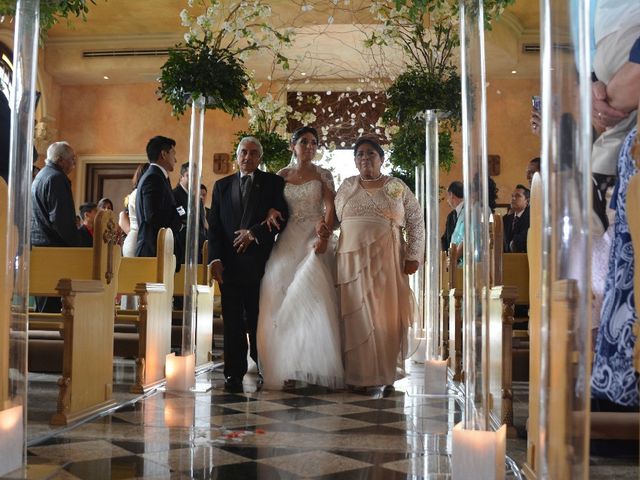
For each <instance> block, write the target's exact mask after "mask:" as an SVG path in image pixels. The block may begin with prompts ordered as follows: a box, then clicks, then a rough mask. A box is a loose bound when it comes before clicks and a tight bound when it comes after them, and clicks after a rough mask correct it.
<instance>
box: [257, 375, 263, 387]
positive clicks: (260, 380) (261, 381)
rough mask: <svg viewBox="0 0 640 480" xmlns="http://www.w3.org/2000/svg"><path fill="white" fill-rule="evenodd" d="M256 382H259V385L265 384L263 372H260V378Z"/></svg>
mask: <svg viewBox="0 0 640 480" xmlns="http://www.w3.org/2000/svg"><path fill="white" fill-rule="evenodd" d="M256 383H257V384H258V385H262V384H264V377H263V376H262V374H261V373H258V378H257V380H256Z"/></svg>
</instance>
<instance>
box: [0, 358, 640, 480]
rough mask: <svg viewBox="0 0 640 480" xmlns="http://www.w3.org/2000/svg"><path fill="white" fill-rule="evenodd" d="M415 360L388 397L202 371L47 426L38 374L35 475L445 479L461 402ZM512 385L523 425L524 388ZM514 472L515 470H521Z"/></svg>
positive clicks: (516, 442) (625, 472)
mask: <svg viewBox="0 0 640 480" xmlns="http://www.w3.org/2000/svg"><path fill="white" fill-rule="evenodd" d="M408 366H409V367H410V375H409V376H408V377H406V378H405V379H403V380H401V381H398V382H396V385H395V387H396V391H395V392H393V393H391V394H390V395H387V396H385V395H383V392H382V391H380V390H375V391H370V392H367V394H356V393H352V392H348V391H329V390H327V389H325V388H321V387H315V386H309V385H306V384H302V383H298V384H296V385H295V386H293V387H292V388H288V389H286V390H283V391H267V390H259V389H257V386H256V377H255V375H254V374H248V375H247V376H246V377H245V384H244V393H241V394H228V393H226V392H224V390H223V389H222V384H223V377H222V374H221V372H220V370H219V369H214V370H212V371H209V372H205V373H204V374H202V375H200V376H199V377H198V386H199V387H200V388H199V389H200V390H201V391H200V392H198V393H184V394H177V393H169V392H164V391H160V390H159V391H156V392H154V393H152V394H150V395H147V396H145V397H134V396H131V395H129V394H126V389H124V388H122V389H120V390H121V391H120V393H119V394H118V395H119V401H121V402H123V404H124V405H123V406H122V407H120V408H118V409H117V410H115V411H113V412H110V413H109V414H108V415H104V416H102V417H99V418H95V419H92V420H91V421H87V422H85V423H82V424H80V425H77V426H75V427H73V428H68V429H58V430H52V429H51V427H48V426H46V423H47V420H46V419H47V418H48V416H47V414H46V413H45V412H46V407H45V406H44V405H45V404H48V403H46V402H44V400H45V398H46V395H47V394H46V388H45V386H44V384H45V383H46V380H47V379H46V377H45V376H43V377H34V379H32V381H33V380H35V379H37V381H38V382H40V384H41V385H40V389H41V391H40V393H39V395H40V397H39V398H40V402H41V403H42V404H41V407H40V408H39V409H35V411H34V413H33V414H31V413H30V418H29V428H30V433H29V437H30V443H29V447H28V470H27V477H28V478H32V479H49V478H51V479H91V480H100V479H105V480H106V479H129V478H145V479H183V478H184V479H188V478H196V479H225V480H226V479H229V480H241V479H260V480H272V479H274V480H275V479H279V480H289V479H325V480H329V479H332V480H351V479H358V480H369V479H372V480H396V479H402V480H405V479H407V480H409V479H411V480H418V479H423V478H424V479H448V478H450V472H451V464H450V462H451V435H450V431H451V428H452V427H453V425H454V424H455V423H457V422H458V421H460V419H461V403H460V401H459V399H458V397H456V396H455V395H454V391H455V390H453V389H452V390H451V391H450V395H449V396H447V397H434V396H426V395H424V394H423V390H422V383H423V380H422V366H421V365H417V364H408ZM121 368H123V369H124V370H123V371H124V372H125V373H126V365H125V366H124V367H121ZM515 391H516V423H517V424H518V423H519V422H522V412H524V411H525V410H524V409H523V408H522V405H520V404H521V401H522V399H523V398H526V384H524V385H516V388H515ZM34 393H35V392H34ZM525 447H526V440H525V439H524V438H515V439H509V441H508V455H509V456H510V457H511V458H513V459H514V460H516V462H517V463H519V464H521V462H522V461H523V460H524V454H525ZM634 462H635V463H634ZM592 465H593V466H592V471H593V468H596V471H593V474H592V476H591V478H638V468H637V465H638V460H637V457H636V458H635V459H632V460H625V461H620V460H615V461H613V462H611V461H609V462H607V461H606V460H605V461H604V464H602V462H601V461H599V460H597V459H596V463H595V464H594V462H592ZM598 469H600V470H599V471H598ZM612 475H613V476H614V477H612ZM9 478H10V477H9ZM14 478H15V477H14ZM507 478H519V473H518V471H517V467H516V468H509V469H508V470H507Z"/></svg>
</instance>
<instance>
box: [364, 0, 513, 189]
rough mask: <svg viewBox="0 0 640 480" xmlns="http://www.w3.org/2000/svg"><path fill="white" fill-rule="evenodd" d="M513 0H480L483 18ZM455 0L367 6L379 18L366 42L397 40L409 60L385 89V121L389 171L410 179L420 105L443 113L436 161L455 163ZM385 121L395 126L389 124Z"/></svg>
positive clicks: (419, 141)
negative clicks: (389, 148) (452, 142)
mask: <svg viewBox="0 0 640 480" xmlns="http://www.w3.org/2000/svg"><path fill="white" fill-rule="evenodd" d="M513 2H514V0H484V13H485V22H486V23H487V25H489V26H490V22H491V20H492V19H493V18H495V17H496V16H497V15H499V14H500V13H502V11H503V10H504V8H505V7H506V6H508V5H510V4H512V3H513ZM458 8H459V1H458V0H374V1H373V2H372V4H371V7H370V12H371V13H372V14H373V15H374V17H375V18H376V19H377V20H378V21H379V22H380V24H381V26H380V28H379V29H378V30H377V31H374V32H373V33H372V34H370V35H369V36H368V38H367V40H366V42H365V45H366V46H367V47H369V48H372V49H374V48H383V47H386V46H395V47H399V48H401V49H402V51H403V52H404V54H405V56H406V58H407V63H406V65H405V67H404V71H403V72H402V73H400V74H399V75H389V76H390V77H391V78H395V80H394V81H393V83H392V85H391V86H390V87H389V88H388V89H387V96H388V101H387V109H386V111H385V113H384V115H383V123H384V124H385V125H386V126H387V131H388V133H389V136H388V137H389V139H390V141H391V155H390V161H391V163H392V165H393V173H394V175H397V176H399V177H401V178H403V179H405V180H406V181H407V183H408V184H409V185H413V175H414V171H415V166H416V165H417V163H418V162H420V160H421V159H422V158H424V151H425V123H424V117H423V115H424V111H425V110H428V109H434V110H439V111H440V112H442V113H446V114H447V115H446V117H445V118H444V120H442V121H441V122H440V138H439V159H440V166H441V168H443V169H444V170H449V169H450V168H451V166H452V165H453V164H454V163H455V158H454V152H453V147H452V144H451V137H452V133H453V132H454V131H455V130H456V129H457V127H458V126H459V124H460V115H461V91H460V77H459V75H458V72H457V66H456V64H455V58H454V53H455V51H456V49H457V48H458V46H459V43H460V40H459V37H458V29H459V18H458V16H459V12H458ZM389 127H394V128H393V129H390V128H389Z"/></svg>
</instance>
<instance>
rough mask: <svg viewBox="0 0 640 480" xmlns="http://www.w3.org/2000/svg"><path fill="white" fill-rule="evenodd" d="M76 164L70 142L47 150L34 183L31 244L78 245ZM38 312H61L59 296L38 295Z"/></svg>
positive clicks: (57, 144)
mask: <svg viewBox="0 0 640 480" xmlns="http://www.w3.org/2000/svg"><path fill="white" fill-rule="evenodd" d="M75 165H76V154H75V152H74V151H73V148H71V146H70V145H69V144H68V143H67V142H56V143H53V144H51V145H50V146H49V148H48V149H47V159H46V161H45V166H44V168H43V169H42V170H40V172H39V173H38V175H36V178H35V179H34V180H33V183H32V184H31V245H34V246H41V247H76V246H78V245H79V244H80V235H79V234H78V229H77V227H76V207H75V205H74V203H73V195H72V193H71V182H70V181H69V178H68V177H67V175H68V174H69V172H71V170H73V167H75ZM36 308H37V310H38V311H39V312H57V313H59V312H60V308H61V304H60V298H58V297H37V298H36Z"/></svg>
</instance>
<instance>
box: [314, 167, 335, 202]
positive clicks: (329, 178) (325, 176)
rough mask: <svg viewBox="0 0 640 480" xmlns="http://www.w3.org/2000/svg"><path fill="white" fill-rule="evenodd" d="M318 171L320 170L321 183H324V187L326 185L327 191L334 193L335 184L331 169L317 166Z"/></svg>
mask: <svg viewBox="0 0 640 480" xmlns="http://www.w3.org/2000/svg"><path fill="white" fill-rule="evenodd" d="M318 171H319V172H320V179H321V180H322V183H324V185H325V187H327V188H328V189H329V191H330V192H331V193H333V194H334V195H335V194H336V186H335V184H334V183H333V175H332V173H331V171H330V170H327V169H326V168H318Z"/></svg>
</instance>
